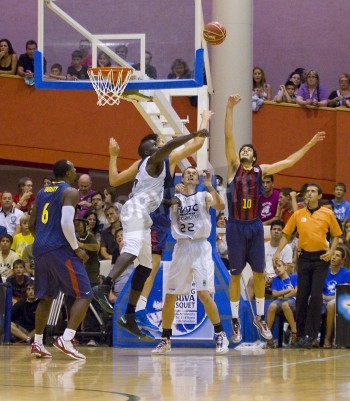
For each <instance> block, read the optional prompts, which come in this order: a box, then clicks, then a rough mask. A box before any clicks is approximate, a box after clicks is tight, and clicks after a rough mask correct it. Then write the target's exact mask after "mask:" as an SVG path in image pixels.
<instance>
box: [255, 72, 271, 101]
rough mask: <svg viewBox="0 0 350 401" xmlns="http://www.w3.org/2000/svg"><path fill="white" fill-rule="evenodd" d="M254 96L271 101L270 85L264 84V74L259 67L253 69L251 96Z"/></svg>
mask: <svg viewBox="0 0 350 401" xmlns="http://www.w3.org/2000/svg"><path fill="white" fill-rule="evenodd" d="M254 94H256V95H258V97H259V98H260V99H263V100H271V99H272V93H271V85H270V84H268V83H266V77H265V72H264V70H263V69H262V68H260V67H254V68H253V95H254Z"/></svg>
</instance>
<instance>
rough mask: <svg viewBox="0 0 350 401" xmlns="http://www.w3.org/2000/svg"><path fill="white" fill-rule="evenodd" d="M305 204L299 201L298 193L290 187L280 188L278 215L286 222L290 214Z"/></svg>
mask: <svg viewBox="0 0 350 401" xmlns="http://www.w3.org/2000/svg"><path fill="white" fill-rule="evenodd" d="M302 207H303V205H299V204H298V203H297V193H296V192H295V191H293V190H292V188H289V187H282V188H281V189H280V197H279V201H278V207H277V211H276V217H277V218H279V219H281V220H282V221H283V223H284V224H287V222H288V220H289V219H290V216H291V215H292V214H293V213H294V212H295V211H296V210H298V209H301V208H302Z"/></svg>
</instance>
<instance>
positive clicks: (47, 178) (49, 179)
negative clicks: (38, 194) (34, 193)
mask: <svg viewBox="0 0 350 401" xmlns="http://www.w3.org/2000/svg"><path fill="white" fill-rule="evenodd" d="M53 180H54V178H53V177H51V176H45V177H44V178H43V186H44V187H46V185H49V184H52V181H53Z"/></svg>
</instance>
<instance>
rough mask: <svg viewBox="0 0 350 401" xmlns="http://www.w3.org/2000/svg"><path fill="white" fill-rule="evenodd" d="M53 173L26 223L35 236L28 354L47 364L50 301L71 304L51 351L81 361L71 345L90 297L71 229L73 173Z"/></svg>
mask: <svg viewBox="0 0 350 401" xmlns="http://www.w3.org/2000/svg"><path fill="white" fill-rule="evenodd" d="M53 172H54V176H55V180H54V181H53V182H52V183H50V184H48V185H47V186H45V187H43V188H42V189H41V190H40V191H39V193H38V195H37V197H36V202H35V205H34V208H33V211H32V213H31V216H30V221H29V227H30V230H31V232H32V234H33V235H34V236H35V240H34V244H33V255H34V260H35V294H36V296H37V297H38V298H40V303H39V305H38V308H37V312H36V317H35V333H36V334H35V338H34V342H33V344H32V350H31V352H32V354H33V355H35V356H36V357H38V358H51V353H50V352H49V351H47V349H46V348H45V347H44V345H43V332H44V329H45V326H46V323H47V320H48V317H49V314H50V309H51V304H52V300H53V298H55V297H56V296H57V295H58V294H59V292H60V291H61V292H63V293H64V294H68V295H71V296H72V297H74V298H76V299H75V302H74V304H73V305H72V308H71V310H70V317H69V320H68V323H67V328H66V329H65V331H64V333H63V335H62V336H60V337H58V338H57V339H56V341H55V342H54V346H55V347H56V348H57V349H59V350H60V351H62V352H64V353H65V354H66V355H68V356H70V357H71V358H74V359H85V356H84V355H83V354H81V353H80V352H78V350H77V349H76V348H75V347H74V346H73V344H72V340H73V338H74V336H75V333H76V330H77V328H78V326H79V325H80V323H81V321H82V320H83V318H84V316H85V314H86V311H87V309H88V307H89V305H90V302H91V299H92V297H93V293H92V289H91V286H90V282H89V278H88V275H87V273H86V269H85V267H84V264H83V261H86V260H87V255H86V253H85V252H84V251H83V250H82V249H80V248H79V246H78V242H77V238H76V236H75V229H74V223H73V219H74V214H75V207H76V205H77V203H78V201H79V194H78V191H77V190H76V189H75V188H71V186H70V184H71V183H73V182H74V181H75V179H76V171H75V168H74V166H73V164H72V163H71V162H70V161H68V160H59V161H57V162H56V163H55V164H54V166H53Z"/></svg>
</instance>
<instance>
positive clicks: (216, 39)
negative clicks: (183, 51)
mask: <svg viewBox="0 0 350 401" xmlns="http://www.w3.org/2000/svg"><path fill="white" fill-rule="evenodd" d="M203 37H204V39H205V40H206V42H208V43H209V44H210V45H219V44H220V43H222V42H223V41H224V40H225V38H226V28H225V27H224V26H223V25H221V24H220V22H217V21H213V22H209V23H208V24H207V25H206V26H205V27H204V30H203Z"/></svg>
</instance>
